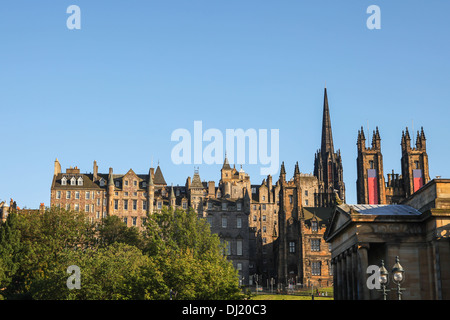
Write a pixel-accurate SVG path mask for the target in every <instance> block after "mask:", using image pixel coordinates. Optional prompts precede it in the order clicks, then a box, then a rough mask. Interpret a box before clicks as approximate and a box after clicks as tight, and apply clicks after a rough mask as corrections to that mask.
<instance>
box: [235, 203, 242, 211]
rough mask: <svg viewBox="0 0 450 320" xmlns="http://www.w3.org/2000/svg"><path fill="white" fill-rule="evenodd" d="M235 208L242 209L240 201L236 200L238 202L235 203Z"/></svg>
mask: <svg viewBox="0 0 450 320" xmlns="http://www.w3.org/2000/svg"><path fill="white" fill-rule="evenodd" d="M236 209H237V210H238V211H241V210H242V203H240V202H238V203H237V204H236Z"/></svg>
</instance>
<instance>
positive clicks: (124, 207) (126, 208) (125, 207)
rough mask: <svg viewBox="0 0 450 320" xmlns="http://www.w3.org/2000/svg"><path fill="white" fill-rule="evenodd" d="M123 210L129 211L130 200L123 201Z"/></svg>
mask: <svg viewBox="0 0 450 320" xmlns="http://www.w3.org/2000/svg"><path fill="white" fill-rule="evenodd" d="M123 210H128V200H123Z"/></svg>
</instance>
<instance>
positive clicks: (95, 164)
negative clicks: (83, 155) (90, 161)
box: [92, 160, 98, 182]
mask: <svg viewBox="0 0 450 320" xmlns="http://www.w3.org/2000/svg"><path fill="white" fill-rule="evenodd" d="M97 175H98V166H97V161H95V160H94V176H93V178H92V180H93V181H94V182H95V181H97Z"/></svg>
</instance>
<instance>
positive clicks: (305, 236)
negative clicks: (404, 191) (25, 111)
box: [50, 89, 345, 286]
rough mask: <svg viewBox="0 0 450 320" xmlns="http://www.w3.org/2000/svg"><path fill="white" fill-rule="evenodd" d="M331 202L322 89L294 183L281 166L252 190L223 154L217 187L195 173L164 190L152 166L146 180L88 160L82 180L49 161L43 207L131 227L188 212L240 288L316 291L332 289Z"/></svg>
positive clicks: (336, 187)
mask: <svg viewBox="0 0 450 320" xmlns="http://www.w3.org/2000/svg"><path fill="white" fill-rule="evenodd" d="M336 194H337V195H336ZM336 198H339V199H345V186H344V183H343V168H342V159H341V157H340V152H339V151H338V152H337V153H336V152H334V147H333V138H332V133H331V120H330V112H329V106H328V97H327V91H326V89H325V93H324V106H323V123H322V143H321V149H320V150H319V151H318V153H317V154H316V156H315V161H314V175H312V174H305V173H301V172H300V167H299V165H298V163H296V164H295V167H294V174H293V177H292V178H291V179H290V180H287V177H286V168H285V165H284V162H283V163H282V165H281V168H280V176H279V178H278V180H277V181H276V182H275V181H274V180H273V177H272V176H271V175H269V176H267V178H266V179H264V180H263V181H262V183H261V184H251V182H250V177H249V175H248V174H247V173H246V172H245V171H244V170H243V168H242V166H241V168H240V170H237V169H236V168H235V167H234V166H233V167H231V166H230V163H229V161H228V159H227V156H226V155H225V159H224V163H223V166H222V168H221V171H220V180H219V183H218V184H217V186H216V184H215V182H214V181H209V182H204V181H202V180H201V179H200V174H199V171H198V169H196V170H195V172H194V175H193V177H192V178H191V177H188V178H187V179H186V183H185V185H183V186H179V185H177V186H173V185H170V186H168V185H167V183H166V181H165V179H164V176H163V174H162V171H161V168H160V167H159V165H158V167H157V168H156V170H154V169H153V168H150V169H149V172H148V173H147V174H138V173H135V172H134V171H133V170H132V169H130V170H129V171H128V172H127V173H125V174H121V173H120V174H117V173H114V172H113V169H112V168H110V169H109V172H108V173H99V172H98V166H97V163H96V161H94V165H93V172H92V173H89V174H87V173H86V174H83V173H80V169H78V168H77V167H75V168H72V167H71V168H68V169H66V171H65V172H62V171H61V165H60V163H59V161H58V159H56V161H55V165H54V175H53V181H52V187H51V201H50V203H51V205H52V206H59V207H63V208H65V209H73V210H80V211H85V212H86V213H87V214H88V216H89V219H90V220H91V221H101V219H102V218H104V217H106V216H111V215H116V216H118V217H120V218H121V219H122V220H123V221H124V223H125V224H126V225H127V226H129V227H132V226H134V227H137V228H141V226H142V224H143V223H144V222H145V219H146V217H147V215H148V214H152V213H154V212H158V211H160V210H161V209H162V208H163V206H167V207H169V206H172V207H174V208H181V209H188V208H192V209H193V210H195V211H196V212H197V214H198V216H199V217H200V218H204V219H206V220H207V221H208V222H209V224H210V226H211V231H212V232H213V233H216V234H218V235H219V237H220V239H222V240H223V241H225V242H226V244H227V247H226V253H227V255H228V257H229V258H230V260H232V261H233V264H234V266H235V267H236V268H237V269H238V270H239V273H240V276H241V278H242V279H243V283H244V284H252V283H253V279H254V275H258V276H259V279H260V283H264V284H266V283H268V282H269V280H271V279H275V281H276V283H277V284H282V285H287V284H289V283H291V284H292V283H295V284H302V285H305V284H314V285H315V286H317V285H320V284H322V285H331V283H332V275H331V272H330V268H329V261H330V252H329V250H328V246H327V245H325V244H324V242H323V234H324V232H325V229H326V226H327V224H328V222H329V220H330V218H331V213H332V211H331V208H332V207H333V206H334V204H335V202H336ZM318 207H320V208H318ZM322 207H323V208H322ZM324 208H327V209H324ZM322 209H323V210H322Z"/></svg>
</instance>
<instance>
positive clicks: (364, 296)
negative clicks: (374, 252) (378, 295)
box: [357, 243, 370, 300]
mask: <svg viewBox="0 0 450 320" xmlns="http://www.w3.org/2000/svg"><path fill="white" fill-rule="evenodd" d="M368 251H369V244H368V243H366V244H359V245H358V260H359V261H358V273H357V277H358V292H359V299H360V300H368V299H369V298H370V296H369V288H367V285H366V281H367V277H366V275H367V274H366V271H367V267H368V266H369V256H368V253H369V252H368Z"/></svg>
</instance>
